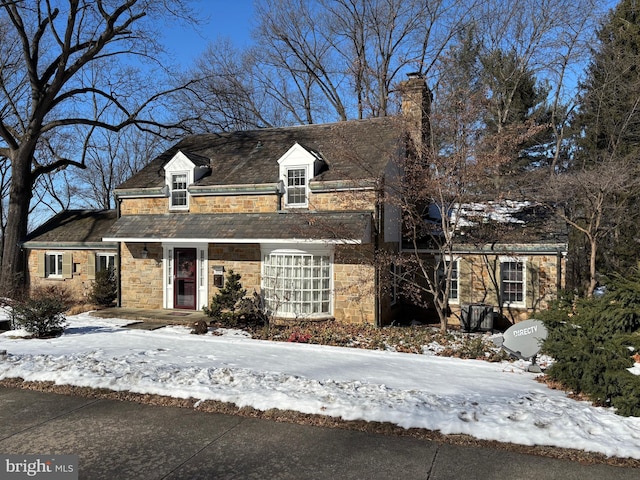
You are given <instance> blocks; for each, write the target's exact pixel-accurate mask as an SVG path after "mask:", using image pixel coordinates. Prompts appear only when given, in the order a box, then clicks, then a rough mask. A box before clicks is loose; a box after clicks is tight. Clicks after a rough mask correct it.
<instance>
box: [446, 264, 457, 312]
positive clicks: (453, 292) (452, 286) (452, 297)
mask: <svg viewBox="0 0 640 480" xmlns="http://www.w3.org/2000/svg"><path fill="white" fill-rule="evenodd" d="M445 265H446V266H450V267H451V280H450V281H449V301H450V302H451V303H458V302H459V301H460V276H459V273H460V260H459V259H456V260H446V261H445Z"/></svg>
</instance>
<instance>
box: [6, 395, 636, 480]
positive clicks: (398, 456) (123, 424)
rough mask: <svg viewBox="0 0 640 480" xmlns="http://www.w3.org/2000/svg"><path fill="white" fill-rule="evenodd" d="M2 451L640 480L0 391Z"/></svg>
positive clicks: (250, 467) (180, 471) (449, 448)
mask: <svg viewBox="0 0 640 480" xmlns="http://www.w3.org/2000/svg"><path fill="white" fill-rule="evenodd" d="M0 453H1V454H20V455H24V454H57V455H61V454H71V455H79V472H80V475H79V478H81V479H91V480H94V479H95V480H99V479H109V480H112V479H136V480H137V479H140V480H146V479H199V478H202V479H254V478H255V479H261V480H262V479H331V480H336V479H393V478H402V479H428V480H447V479H451V480H454V479H455V480H465V479H482V480H491V479H507V478H508V479H510V480H518V479H522V480H525V479H526V480H529V479H536V480H540V479H541V480H544V479H562V480H590V479H594V480H595V479H598V480H600V479H607V480H617V479H620V480H622V479H625V480H626V479H628V480H631V479H633V480H636V479H638V478H640V469H629V468H626V469H625V468H617V467H609V466H604V465H582V464H579V463H573V462H569V461H563V460H554V459H549V458H543V457H536V456H530V455H523V454H518V453H512V452H508V451H503V450H492V449H486V448H468V447H459V446H455V445H444V444H439V443H436V442H429V441H424V440H417V439H412V438H401V437H388V436H384V435H373V434H367V433H361V432H354V431H348V430H340V429H328V428H319V427H312V426H306V425H293V424H287V423H277V422H272V421H268V420H259V419H252V418H244V417H235V416H228V415H219V414H211V413H203V412H198V411H194V410H191V409H186V408H173V407H158V406H151V405H140V404H137V403H129V402H119V401H113V400H95V399H86V398H79V397H72V396H64V395H56V394H49V393H41V392H33V391H28V390H20V389H12V388H1V387H0ZM2 468H3V467H2V465H0V478H2V476H3V475H2V474H3V470H2Z"/></svg>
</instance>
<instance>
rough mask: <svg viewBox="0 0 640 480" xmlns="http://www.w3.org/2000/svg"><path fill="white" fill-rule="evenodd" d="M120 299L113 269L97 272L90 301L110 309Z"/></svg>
mask: <svg viewBox="0 0 640 480" xmlns="http://www.w3.org/2000/svg"><path fill="white" fill-rule="evenodd" d="M117 297H118V284H117V281H116V274H115V271H114V269H113V268H111V267H109V268H106V269H104V270H100V271H99V272H96V279H95V280H94V282H93V286H92V289H91V294H90V295H89V300H91V301H92V302H93V303H95V304H97V305H101V306H103V307H109V306H111V305H113V302H114V301H115V299H116V298H117Z"/></svg>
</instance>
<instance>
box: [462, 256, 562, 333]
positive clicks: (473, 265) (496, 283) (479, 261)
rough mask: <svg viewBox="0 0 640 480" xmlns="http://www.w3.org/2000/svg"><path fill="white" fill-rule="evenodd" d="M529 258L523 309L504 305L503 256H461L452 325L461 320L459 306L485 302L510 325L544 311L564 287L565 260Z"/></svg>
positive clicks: (557, 258) (545, 257)
mask: <svg viewBox="0 0 640 480" xmlns="http://www.w3.org/2000/svg"><path fill="white" fill-rule="evenodd" d="M518 257H519V258H522V259H526V271H525V301H524V306H522V307H513V306H506V305H501V300H500V292H499V290H500V256H499V255H479V254H478V255H473V254H467V255H464V256H461V259H460V272H459V302H458V304H457V305H452V315H451V323H452V324H455V323H457V322H458V320H459V315H460V305H463V304H469V303H483V304H487V305H493V306H494V312H495V313H497V314H498V315H499V316H501V317H504V318H505V319H506V320H507V321H508V322H509V323H515V322H518V321H522V320H526V319H527V318H530V316H531V314H532V313H534V312H536V311H540V310H545V309H547V308H548V307H549V305H550V302H551V301H553V300H554V299H555V298H556V294H557V292H558V289H562V288H564V287H565V272H566V258H565V257H564V256H562V255H555V254H537V255H533V254H522V255H518Z"/></svg>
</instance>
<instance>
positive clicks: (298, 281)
mask: <svg viewBox="0 0 640 480" xmlns="http://www.w3.org/2000/svg"><path fill="white" fill-rule="evenodd" d="M331 278H332V266H331V256H330V255H329V254H314V253H308V252H300V251H286V250H280V251H279V250H274V251H271V252H268V253H266V254H264V255H263V263H262V292H263V293H264V299H265V306H266V308H267V310H268V311H270V312H271V314H272V315H275V316H280V317H290V318H298V317H309V316H322V315H330V314H331V308H332V307H331Z"/></svg>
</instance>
